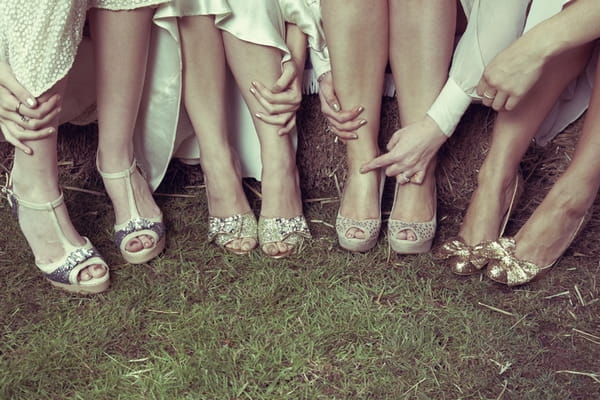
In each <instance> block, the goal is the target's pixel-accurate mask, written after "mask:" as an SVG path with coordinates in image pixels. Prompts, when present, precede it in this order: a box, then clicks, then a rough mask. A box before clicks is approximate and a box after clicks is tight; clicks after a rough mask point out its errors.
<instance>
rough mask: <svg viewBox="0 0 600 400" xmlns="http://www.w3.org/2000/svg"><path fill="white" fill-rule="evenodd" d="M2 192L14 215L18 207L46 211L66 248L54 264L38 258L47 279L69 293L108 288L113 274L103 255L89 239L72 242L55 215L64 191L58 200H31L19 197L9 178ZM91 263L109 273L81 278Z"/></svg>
mask: <svg viewBox="0 0 600 400" xmlns="http://www.w3.org/2000/svg"><path fill="white" fill-rule="evenodd" d="M2 193H3V194H4V195H5V196H6V198H7V199H8V203H9V205H10V207H11V209H12V211H13V214H14V215H15V217H16V218H17V219H18V218H19V209H20V208H21V207H22V208H27V209H30V210H36V211H43V212H47V213H48V214H49V216H50V220H51V221H52V225H53V226H54V229H55V230H56V236H57V238H58V243H59V245H60V246H62V248H63V250H64V256H63V257H61V258H60V259H59V260H57V261H55V262H51V263H40V262H38V261H37V260H36V262H35V265H36V266H37V267H38V268H39V269H40V271H42V272H43V273H44V276H45V278H46V279H47V280H48V281H49V282H50V283H51V284H52V285H53V286H56V287H58V288H60V289H63V290H65V291H67V292H70V293H80V294H95V293H100V292H103V291H105V290H106V289H108V286H109V285H110V274H109V269H108V265H107V264H106V262H105V261H104V260H103V259H102V256H101V255H100V253H98V251H97V250H96V249H95V248H94V246H93V245H92V244H91V243H90V241H89V239H88V238H86V237H83V239H84V240H85V243H84V244H83V245H80V246H78V245H73V244H72V243H71V242H70V241H69V240H68V239H67V237H66V236H65V234H64V232H63V230H62V228H61V226H60V223H59V220H58V216H57V215H56V211H55V210H56V209H57V208H58V207H60V206H62V205H63V203H64V197H63V195H62V193H61V194H60V196H59V197H58V199H56V200H54V201H51V202H49V203H32V202H29V201H25V200H23V199H20V198H18V197H17V195H16V194H15V193H13V191H12V189H11V182H10V178H9V179H8V184H7V186H6V187H3V188H2ZM92 265H102V266H103V267H104V268H105V271H106V273H105V274H104V275H103V276H102V277H100V278H92V279H90V280H87V281H81V280H79V279H78V277H79V273H80V272H81V271H82V270H83V269H85V268H87V267H89V266H92Z"/></svg>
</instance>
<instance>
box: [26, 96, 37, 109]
mask: <svg viewBox="0 0 600 400" xmlns="http://www.w3.org/2000/svg"><path fill="white" fill-rule="evenodd" d="M26 101H27V104H29V106H30V107H35V99H33V97H30V98H28V99H27V100H26Z"/></svg>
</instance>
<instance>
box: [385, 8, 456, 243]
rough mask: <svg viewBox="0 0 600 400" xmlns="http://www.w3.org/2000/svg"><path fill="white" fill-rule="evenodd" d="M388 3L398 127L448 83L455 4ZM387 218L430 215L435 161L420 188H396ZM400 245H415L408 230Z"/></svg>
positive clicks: (417, 219)
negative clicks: (392, 206) (393, 205)
mask: <svg viewBox="0 0 600 400" xmlns="http://www.w3.org/2000/svg"><path fill="white" fill-rule="evenodd" d="M435 3H436V4H435V6H434V5H433V4H430V2H423V1H412V0H405V1H391V2H390V38H391V39H390V41H391V42H390V62H391V65H392V71H393V73H394V80H395V82H396V90H397V92H398V95H397V98H398V107H399V111H400V121H401V124H402V126H405V125H409V124H411V123H414V122H417V121H419V120H421V119H423V118H424V117H425V115H426V112H427V110H429V108H430V107H431V105H432V104H433V102H434V100H435V99H436V97H437V96H438V94H439V93H440V90H441V89H442V87H443V86H444V84H445V83H446V80H447V78H448V68H449V65H450V60H451V57H452V50H453V45H454V34H455V30H456V15H457V10H456V1H455V0H445V1H442V2H435ZM397 190H398V193H397V194H396V196H397V198H396V202H395V205H399V206H398V207H394V209H393V210H392V213H391V215H390V218H392V219H399V220H402V221H407V222H423V221H429V220H431V218H432V217H433V215H434V212H435V209H436V204H435V198H434V193H435V160H433V161H432V163H431V164H430V165H429V167H428V169H427V171H426V174H425V179H424V181H423V183H422V184H421V185H417V184H410V183H409V184H406V185H401V186H400V185H399V186H398V188H397ZM398 239H400V240H416V239H417V238H416V236H415V233H414V232H413V231H412V230H403V231H400V232H399V233H398Z"/></svg>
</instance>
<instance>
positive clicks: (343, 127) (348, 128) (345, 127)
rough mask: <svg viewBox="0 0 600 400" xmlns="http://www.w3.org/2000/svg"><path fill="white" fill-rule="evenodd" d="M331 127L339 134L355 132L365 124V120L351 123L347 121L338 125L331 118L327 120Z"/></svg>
mask: <svg viewBox="0 0 600 400" xmlns="http://www.w3.org/2000/svg"><path fill="white" fill-rule="evenodd" d="M328 120H329V122H330V124H331V126H332V127H333V128H335V130H336V131H339V132H355V133H356V131H358V129H359V128H360V127H361V126H364V125H366V124H367V120H366V119H358V120H352V121H348V122H343V123H340V122H338V121H336V120H334V119H332V118H328Z"/></svg>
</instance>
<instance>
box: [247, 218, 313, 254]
mask: <svg viewBox="0 0 600 400" xmlns="http://www.w3.org/2000/svg"><path fill="white" fill-rule="evenodd" d="M311 237H312V236H311V234H310V230H309V229H308V224H307V223H306V218H304V216H303V215H299V216H297V217H293V218H283V217H275V218H267V217H263V216H262V215H261V216H260V217H259V218H258V243H259V244H260V247H261V249H263V252H264V253H265V254H266V255H268V256H269V257H271V258H276V259H277V258H283V257H287V256H289V255H292V254H294V253H296V252H298V251H299V250H300V248H301V247H302V244H303V243H304V239H310V238H311ZM277 242H283V243H285V244H286V245H287V247H288V251H286V252H285V253H279V254H277V255H274V256H273V255H270V254H268V253H267V252H265V251H264V246H265V245H267V244H270V243H277Z"/></svg>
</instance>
